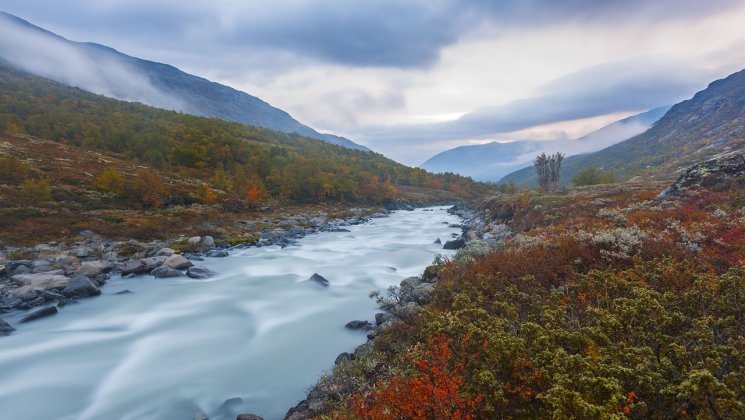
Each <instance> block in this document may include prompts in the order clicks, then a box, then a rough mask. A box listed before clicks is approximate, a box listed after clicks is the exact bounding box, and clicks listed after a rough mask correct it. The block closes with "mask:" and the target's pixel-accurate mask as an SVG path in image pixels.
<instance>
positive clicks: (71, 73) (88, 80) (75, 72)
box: [0, 12, 369, 151]
mask: <svg viewBox="0 0 745 420" xmlns="http://www.w3.org/2000/svg"><path fill="white" fill-rule="evenodd" d="M0 38H2V39H3V42H2V43H0V60H2V61H3V62H5V63H7V64H10V65H13V66H15V67H18V68H20V69H23V70H25V71H28V72H29V73H32V74H35V75H37V76H42V77H45V78H48V79H52V80H55V81H57V82H60V83H63V84H66V85H69V86H73V87H78V88H81V89H84V90H87V91H90V92H93V93H97V94H101V95H105V96H109V97H112V98H115V99H120V100H125V101H130V102H141V103H143V104H147V105H151V106H154V107H158V108H163V109H168V110H174V111H179V112H183V113H186V114H192V115H198V116H204V117H212V118H220V119H224V120H228V121H234V122H239V123H243V124H248V125H254V126H258V127H263V128H268V129H271V130H276V131H282V132H286V133H297V134H299V135H301V136H305V137H311V138H315V139H319V140H323V141H325V142H327V143H332V144H337V145H340V146H344V147H348V148H351V149H357V150H365V151H368V150H369V149H368V148H366V147H364V146H361V145H359V144H356V143H354V142H352V141H351V140H348V139H346V138H343V137H338V136H334V135H331V134H323V133H319V132H317V131H315V130H314V129H312V128H310V127H308V126H306V125H303V124H301V123H300V122H298V121H297V120H295V119H294V118H292V117H291V116H290V114H288V113H287V112H285V111H283V110H281V109H279V108H275V107H273V106H271V105H269V104H268V103H266V102H264V101H262V100H261V99H259V98H257V97H255V96H251V95H249V94H246V93H244V92H241V91H239V90H236V89H233V88H231V87H228V86H225V85H221V84H219V83H215V82H211V81H209V80H207V79H204V78H201V77H197V76H194V75H191V74H188V73H185V72H183V71H181V70H179V69H177V68H176V67H173V66H170V65H167V64H162V63H156V62H153V61H147V60H142V59H139V58H136V57H131V56H128V55H126V54H122V53H120V52H119V51H116V50H114V49H112V48H109V47H106V46H103V45H99V44H94V43H84V42H73V41H69V40H67V39H65V38H63V37H61V36H59V35H56V34H54V33H52V32H49V31H47V30H44V29H42V28H39V27H37V26H35V25H33V24H31V23H29V22H27V21H25V20H23V19H20V18H18V17H16V16H13V15H10V14H8V13H4V12H0Z"/></svg>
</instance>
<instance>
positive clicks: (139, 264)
mask: <svg viewBox="0 0 745 420" xmlns="http://www.w3.org/2000/svg"><path fill="white" fill-rule="evenodd" d="M119 269H120V270H121V271H122V276H128V275H130V274H142V273H145V272H147V271H148V266H147V264H145V263H144V262H143V261H140V260H129V261H125V262H123V263H121V264H119Z"/></svg>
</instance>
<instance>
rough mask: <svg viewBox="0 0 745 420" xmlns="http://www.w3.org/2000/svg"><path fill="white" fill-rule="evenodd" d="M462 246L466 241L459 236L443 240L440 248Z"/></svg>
mask: <svg viewBox="0 0 745 420" xmlns="http://www.w3.org/2000/svg"><path fill="white" fill-rule="evenodd" d="M464 246H466V241H464V240H463V239H460V238H459V239H455V240H452V241H447V242H445V245H443V246H442V249H461V248H463V247H464Z"/></svg>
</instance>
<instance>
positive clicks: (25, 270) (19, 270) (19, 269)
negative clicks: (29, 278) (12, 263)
mask: <svg viewBox="0 0 745 420" xmlns="http://www.w3.org/2000/svg"><path fill="white" fill-rule="evenodd" d="M29 273H31V268H29V266H27V265H24V264H20V265H17V266H16V267H15V268H14V269H13V275H18V274H29Z"/></svg>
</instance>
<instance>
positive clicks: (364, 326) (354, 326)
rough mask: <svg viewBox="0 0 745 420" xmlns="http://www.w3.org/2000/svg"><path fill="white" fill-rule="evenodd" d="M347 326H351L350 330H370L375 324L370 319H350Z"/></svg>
mask: <svg viewBox="0 0 745 420" xmlns="http://www.w3.org/2000/svg"><path fill="white" fill-rule="evenodd" d="M344 327H345V328H349V329H350V330H365V331H370V330H372V329H373V325H372V324H371V323H370V322H369V321H359V320H355V321H349V322H347V325H345V326H344Z"/></svg>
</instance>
